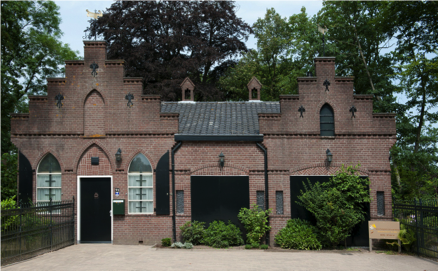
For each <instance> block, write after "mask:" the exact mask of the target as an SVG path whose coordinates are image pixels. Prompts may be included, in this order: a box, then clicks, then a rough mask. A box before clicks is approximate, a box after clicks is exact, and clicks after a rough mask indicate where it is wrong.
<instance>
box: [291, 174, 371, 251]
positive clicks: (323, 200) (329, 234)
mask: <svg viewBox="0 0 438 271" xmlns="http://www.w3.org/2000/svg"><path fill="white" fill-rule="evenodd" d="M367 185H369V181H368V180H367V179H362V178H360V177H359V176H358V174H357V166H356V167H355V168H353V167H347V168H344V166H342V168H341V170H340V171H338V172H337V173H336V176H333V177H332V178H331V179H330V181H329V182H327V183H323V184H320V183H318V182H317V183H315V185H312V184H311V183H310V181H308V186H306V185H305V184H304V189H305V190H306V191H305V192H304V193H303V191H301V196H298V199H299V200H300V201H301V202H297V203H298V204H300V205H302V206H303V207H305V208H306V209H307V210H308V211H309V212H311V213H312V214H313V216H314V217H315V218H316V227H317V229H318V237H319V240H320V242H321V243H322V244H323V246H331V247H335V246H336V245H337V244H338V243H339V242H340V241H343V240H346V238H347V237H348V236H350V233H351V231H352V229H353V227H354V226H356V225H357V224H358V223H360V222H362V221H364V220H365V212H364V211H363V204H364V203H367V202H370V196H369V190H368V189H367Z"/></svg>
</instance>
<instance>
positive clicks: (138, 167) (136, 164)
mask: <svg viewBox="0 0 438 271" xmlns="http://www.w3.org/2000/svg"><path fill="white" fill-rule="evenodd" d="M128 172H129V173H136V172H152V167H151V164H150V163H149V160H148V159H147V158H146V156H144V155H143V154H141V153H139V154H138V155H137V156H135V157H134V159H132V162H131V165H130V166H129V171H128Z"/></svg>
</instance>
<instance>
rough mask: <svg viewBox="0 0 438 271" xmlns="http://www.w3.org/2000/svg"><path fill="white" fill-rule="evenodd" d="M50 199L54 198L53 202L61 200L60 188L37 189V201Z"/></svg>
mask: <svg viewBox="0 0 438 271" xmlns="http://www.w3.org/2000/svg"><path fill="white" fill-rule="evenodd" d="M49 190H50V195H49ZM50 197H51V198H52V201H59V200H61V189H60V188H52V189H48V188H41V189H37V200H50Z"/></svg>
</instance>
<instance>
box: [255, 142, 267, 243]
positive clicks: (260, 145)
mask: <svg viewBox="0 0 438 271" xmlns="http://www.w3.org/2000/svg"><path fill="white" fill-rule="evenodd" d="M256 144H257V146H258V147H259V148H260V149H262V151H263V152H264V153H265V210H268V209H269V185H268V150H266V149H265V148H264V147H263V145H262V144H260V143H256ZM267 226H269V217H268V223H267ZM269 235H270V231H268V232H267V233H266V237H265V242H266V244H267V245H269V242H270V240H269V239H270V238H269Z"/></svg>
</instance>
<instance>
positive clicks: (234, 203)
mask: <svg viewBox="0 0 438 271" xmlns="http://www.w3.org/2000/svg"><path fill="white" fill-rule="evenodd" d="M191 194H192V195H191V196H192V206H191V207H192V221H195V220H196V221H201V222H206V226H207V227H208V225H209V224H210V223H211V222H213V221H214V220H222V221H224V222H226V223H228V220H231V222H232V223H233V224H235V225H237V226H238V227H239V228H240V229H241V230H242V232H243V231H244V227H243V225H242V224H241V223H240V220H239V219H238V218H237V214H238V213H239V211H240V209H241V208H243V207H245V208H249V177H248V176H193V177H192V178H191Z"/></svg>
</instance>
